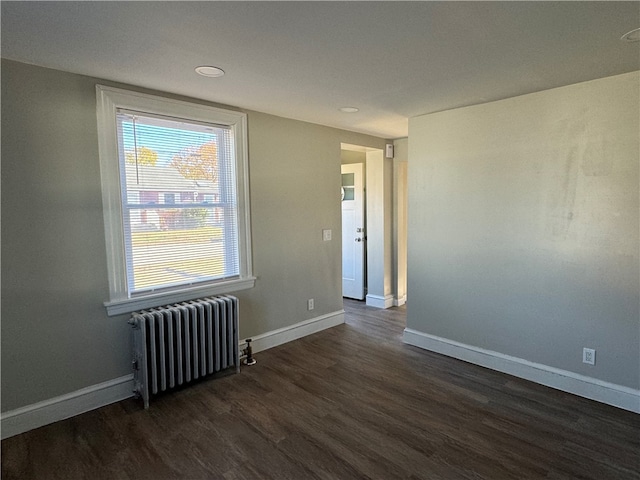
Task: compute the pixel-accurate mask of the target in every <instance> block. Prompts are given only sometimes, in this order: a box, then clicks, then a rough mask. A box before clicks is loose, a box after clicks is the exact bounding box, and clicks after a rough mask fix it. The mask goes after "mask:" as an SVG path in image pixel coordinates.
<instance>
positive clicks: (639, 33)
mask: <svg viewBox="0 0 640 480" xmlns="http://www.w3.org/2000/svg"><path fill="white" fill-rule="evenodd" d="M620 40H622V41H624V42H640V28H636V29H635V30H631V31H630V32H627V33H625V34H624V35H622V36H621V37H620Z"/></svg>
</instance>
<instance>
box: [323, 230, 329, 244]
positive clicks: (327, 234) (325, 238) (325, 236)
mask: <svg viewBox="0 0 640 480" xmlns="http://www.w3.org/2000/svg"><path fill="white" fill-rule="evenodd" d="M322 240H323V241H324V242H328V241H330V240H331V230H322Z"/></svg>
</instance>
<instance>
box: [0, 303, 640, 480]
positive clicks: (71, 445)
mask: <svg viewBox="0 0 640 480" xmlns="http://www.w3.org/2000/svg"><path fill="white" fill-rule="evenodd" d="M345 310H346V311H347V316H346V318H347V323H346V325H341V326H339V327H335V328H332V329H329V330H325V331H323V332H320V333H318V334H315V335H312V336H309V337H306V338H304V339H301V340H298V341H295V342H291V343H289V344H286V345H282V346H280V347H278V348H274V349H271V350H268V351H265V352H261V353H259V354H258V355H257V356H256V357H257V359H258V364H257V365H255V366H253V367H249V368H246V367H245V368H243V371H242V373H241V374H239V375H230V376H226V377H224V378H218V379H214V380H210V381H207V382H203V383H200V384H198V385H195V386H193V387H191V388H188V389H185V390H182V391H179V392H174V393H172V394H170V395H166V396H163V397H160V398H158V399H156V400H155V401H154V402H152V404H151V408H150V409H149V410H147V411H144V410H143V409H142V408H141V406H140V404H139V403H138V402H137V401H135V400H133V399H131V400H126V401H123V402H120V403H117V404H114V405H110V406H108V407H104V408H101V409H99V410H95V411H93V412H89V413H86V414H84V415H80V416H78V417H75V418H72V419H69V420H65V421H62V422H58V423H56V424H53V425H49V426H46V427H43V428H39V429H37V430H33V431H31V432H28V433H25V434H22V435H18V436H16V437H12V438H10V439H7V440H5V441H3V442H2V478H3V479H4V480H10V479H18V478H19V479H23V480H26V479H65V480H68V479H109V480H112V479H145V478H148V479H182V478H184V479H217V478H220V479H226V480H235V479H243V480H247V479H260V480H268V479H295V480H301V479H331V480H335V479H366V478H371V479H383V480H387V479H395V478H404V479H430V480H431V479H433V480H436V479H447V480H449V479H458V478H461V479H462V478H464V479H492V480H498V479H536V478H547V479H573V478H577V479H596V480H604V479H640V459H639V455H640V415H637V414H633V413H629V412H625V411H622V410H619V409H616V408H613V407H609V406H606V405H602V404H598V403H596V402H592V401H589V400H586V399H583V398H579V397H576V396H573V395H570V394H566V393H562V392H558V391H555V390H552V389H549V388H546V387H543V386H540V385H536V384H533V383H530V382H527V381H524V380H520V379H517V378H514V377H510V376H508V375H503V374H500V373H497V372H493V371H491V370H487V369H483V368H481V367H477V366H474V365H470V364H467V363H464V362H460V361H457V360H453V359H450V358H446V357H443V356H440V355H437V354H433V353H430V352H426V351H423V350H420V349H417V348H414V347H410V346H407V345H403V344H402V342H401V335H402V329H403V328H404V309H402V308H399V309H398V308H394V309H390V310H377V309H373V308H369V307H366V306H364V305H363V304H361V303H359V302H352V301H347V302H345Z"/></svg>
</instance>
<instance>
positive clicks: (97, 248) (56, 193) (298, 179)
mask: <svg viewBox="0 0 640 480" xmlns="http://www.w3.org/2000/svg"><path fill="white" fill-rule="evenodd" d="M96 83H101V84H105V85H114V86H120V87H122V85H115V84H113V83H111V82H107V81H101V80H96V79H92V78H89V77H83V76H79V75H74V74H70V73H63V72H59V71H56V70H49V69H43V68H39V67H34V66H29V65H25V64H21V63H17V62H12V61H7V60H3V61H2V223H3V224H2V411H3V412H6V411H9V410H13V409H15V408H18V407H23V406H26V405H30V404H33V403H36V402H38V401H42V400H46V399H50V398H52V397H56V396H59V395H63V394H65V393H70V392H73V391H75V390H78V389H81V388H83V387H88V386H91V385H95V384H98V383H101V382H104V381H107V380H110V379H114V378H118V377H121V376H123V375H127V374H129V373H130V331H129V327H128V326H127V325H126V319H127V317H126V316H119V317H111V318H109V317H107V316H106V313H105V310H104V308H103V306H102V302H104V301H105V300H107V299H108V279H107V267H106V254H105V240H104V227H103V220H102V218H103V217H102V203H101V190H100V172H99V160H98V143H97V133H96V99H95V85H96ZM136 90H139V91H144V90H143V89H136ZM151 93H154V92H151ZM155 93H157V92H155ZM203 103H204V102H203ZM247 113H248V125H249V156H250V157H249V169H250V189H251V204H252V210H251V215H252V227H253V230H252V235H253V238H252V241H253V264H254V274H255V275H256V276H257V277H258V280H257V282H256V286H255V288H253V289H252V290H248V291H243V292H240V293H239V294H238V296H239V297H240V300H241V326H240V335H241V337H242V338H245V337H248V336H255V335H258V334H260V333H265V332H268V331H271V330H274V329H277V328H282V327H286V326H289V325H292V324H295V323H297V322H300V321H303V320H306V319H309V318H313V317H316V316H321V315H324V314H327V313H331V312H335V311H337V310H340V309H341V308H342V297H341V259H340V249H341V243H340V241H339V239H340V235H341V210H340V194H339V192H340V188H339V187H340V143H341V142H345V143H352V144H358V145H365V146H369V147H374V148H384V144H385V142H384V140H382V139H378V138H375V137H370V136H366V135H360V134H356V133H351V132H346V131H342V130H336V129H331V128H327V127H322V126H317V125H313V124H309V123H303V122H298V121H293V120H287V119H283V118H279V117H274V116H270V115H265V114H261V113H256V112H247ZM323 228H331V229H332V230H333V238H334V241H332V242H323V241H322V229H323ZM307 298H314V299H315V310H314V311H312V312H308V311H307V310H306V300H307Z"/></svg>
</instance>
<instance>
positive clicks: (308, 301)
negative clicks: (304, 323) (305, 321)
mask: <svg viewBox="0 0 640 480" xmlns="http://www.w3.org/2000/svg"><path fill="white" fill-rule="evenodd" d="M313 308H314V305H313V298H310V299H309V300H307V310H313Z"/></svg>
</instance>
